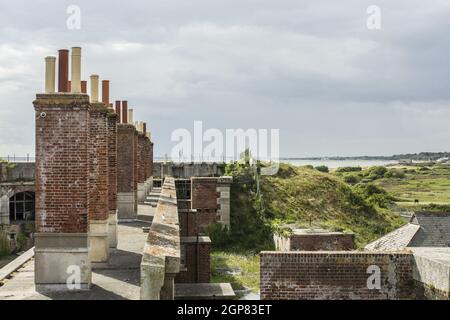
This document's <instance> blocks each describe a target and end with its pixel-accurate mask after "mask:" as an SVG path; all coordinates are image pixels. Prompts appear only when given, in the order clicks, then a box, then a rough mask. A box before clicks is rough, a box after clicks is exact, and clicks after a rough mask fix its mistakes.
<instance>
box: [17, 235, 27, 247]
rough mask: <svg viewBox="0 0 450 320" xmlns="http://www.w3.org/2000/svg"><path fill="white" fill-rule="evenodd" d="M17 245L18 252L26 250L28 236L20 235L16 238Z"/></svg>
mask: <svg viewBox="0 0 450 320" xmlns="http://www.w3.org/2000/svg"><path fill="white" fill-rule="evenodd" d="M16 243H17V250H18V251H21V250H25V249H26V246H27V243H28V238H27V236H26V235H25V234H24V233H19V234H18V235H17V238H16Z"/></svg>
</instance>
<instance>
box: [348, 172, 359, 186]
mask: <svg viewBox="0 0 450 320" xmlns="http://www.w3.org/2000/svg"><path fill="white" fill-rule="evenodd" d="M360 180H361V177H360V176H357V175H356V174H348V175H346V176H344V181H345V182H346V183H348V184H356V183H358V182H359V181H360Z"/></svg>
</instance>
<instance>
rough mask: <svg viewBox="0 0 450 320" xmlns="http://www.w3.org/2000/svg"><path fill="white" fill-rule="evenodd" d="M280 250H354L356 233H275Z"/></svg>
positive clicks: (275, 239)
mask: <svg viewBox="0 0 450 320" xmlns="http://www.w3.org/2000/svg"><path fill="white" fill-rule="evenodd" d="M274 242H275V246H276V249H277V250H278V251H320V250H322V251H340V250H354V249H355V241H354V235H353V234H348V233H333V232H330V233H324V234H301V235H300V234H293V235H291V236H289V237H283V236H278V235H274Z"/></svg>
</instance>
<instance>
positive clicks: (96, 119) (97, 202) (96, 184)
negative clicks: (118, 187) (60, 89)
mask: <svg viewBox="0 0 450 320" xmlns="http://www.w3.org/2000/svg"><path fill="white" fill-rule="evenodd" d="M107 114H108V109H107V108H106V107H105V105H104V104H103V103H93V104H91V114H90V116H91V118H90V145H89V157H90V162H89V164H90V168H89V169H90V170H89V187H90V197H89V220H106V219H108V214H109V209H108V193H109V190H108V175H109V165H108V148H109V143H108V118H107Z"/></svg>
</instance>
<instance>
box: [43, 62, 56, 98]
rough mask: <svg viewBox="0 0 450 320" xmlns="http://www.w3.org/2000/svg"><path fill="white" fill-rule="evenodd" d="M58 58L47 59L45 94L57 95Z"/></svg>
mask: <svg viewBox="0 0 450 320" xmlns="http://www.w3.org/2000/svg"><path fill="white" fill-rule="evenodd" d="M55 64H56V57H45V93H55Z"/></svg>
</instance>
